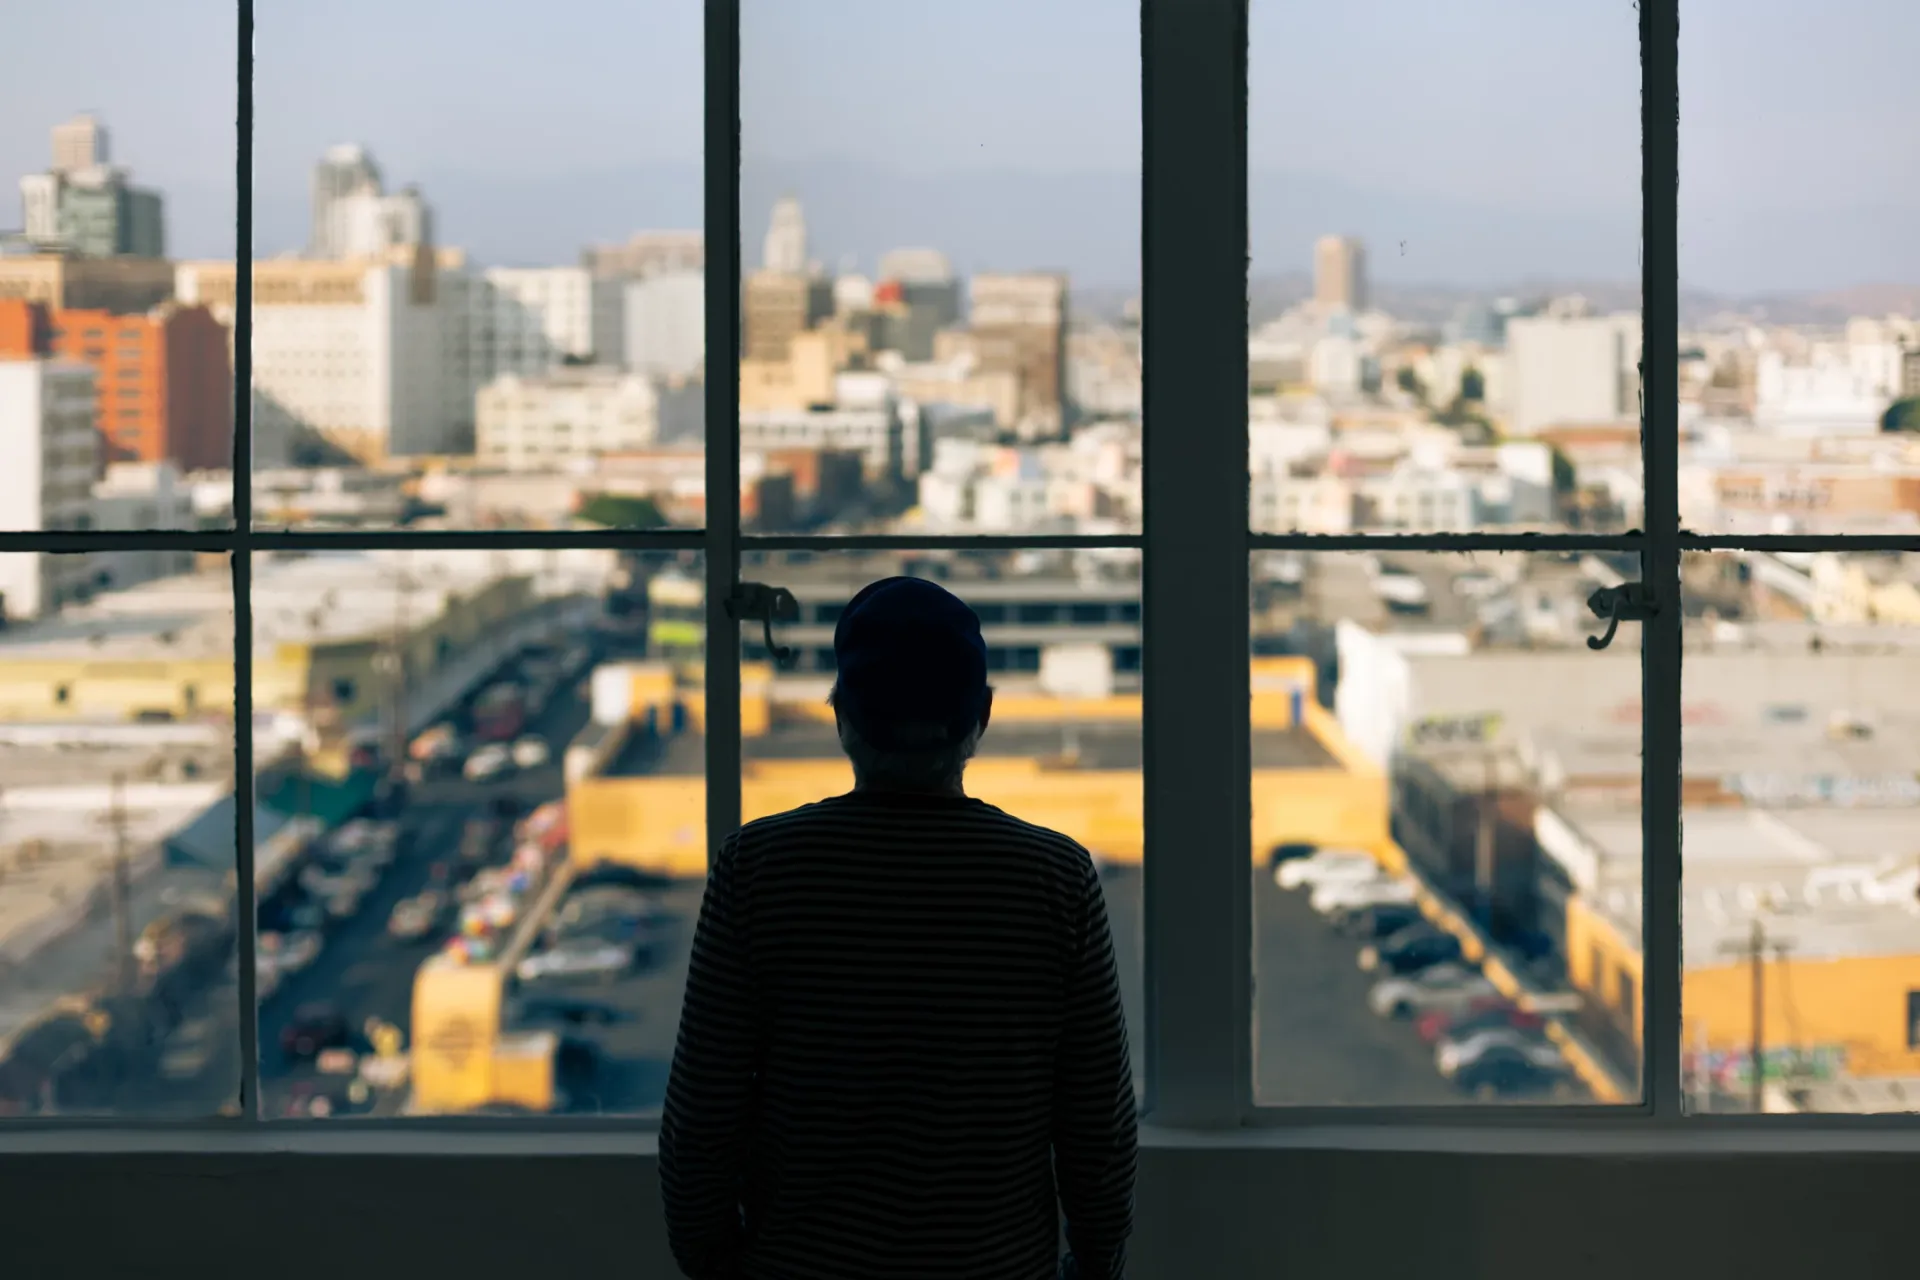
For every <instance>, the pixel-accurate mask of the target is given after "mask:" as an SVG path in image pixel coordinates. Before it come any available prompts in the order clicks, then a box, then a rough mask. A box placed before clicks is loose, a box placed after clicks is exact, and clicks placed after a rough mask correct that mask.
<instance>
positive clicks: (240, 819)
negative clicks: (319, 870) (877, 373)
mask: <svg viewBox="0 0 1920 1280" xmlns="http://www.w3.org/2000/svg"><path fill="white" fill-rule="evenodd" d="M703 2H704V8H705V28H706V47H705V69H706V76H705V89H704V98H705V128H704V138H705V154H704V159H703V168H704V187H703V190H704V196H705V212H704V230H705V241H706V250H705V251H706V271H705V289H706V299H705V301H706V350H707V353H708V361H707V366H708V368H709V370H730V369H731V368H732V367H733V366H734V365H736V364H737V363H738V359H739V355H740V348H741V338H740V312H741V306H740V293H739V289H740V281H741V269H740V243H741V241H740V231H741V228H740V211H739V194H740V120H739V107H740V67H739V52H740V31H739V24H740V0H703ZM1294 2H1299V0H1140V32H1141V44H1140V56H1141V120H1140V127H1141V166H1142V182H1141V199H1142V205H1141V249H1142V259H1141V271H1142V308H1143V313H1142V321H1143V331H1151V332H1152V333H1154V334H1155V339H1154V341H1153V342H1151V343H1148V344H1146V345H1145V347H1144V354H1143V366H1144V368H1143V383H1144V406H1145V411H1144V414H1143V421H1144V426H1143V442H1142V448H1143V456H1144V458H1145V462H1144V466H1143V479H1142V486H1143V492H1144V517H1143V525H1142V529H1141V531H1140V532H1139V533H1137V534H1130V535H1120V536H1113V537H1105V536H1095V537H1078V536H1021V535H1017V534H1015V535H1006V536H962V537H912V536H876V537H847V538H836V537H811V536H790V535H754V534H746V533H743V532H742V531H741V529H740V527H739V491H738V480H739V452H740V451H739V431H738V408H739V386H738V380H737V379H736V378H733V377H731V376H720V377H709V378H707V380H706V388H705V397H706V399H705V406H706V420H707V424H708V425H707V438H706V457H705V479H706V503H707V508H706V523H705V527H704V528H701V529H666V530H656V531H626V530H609V531H602V532H571V531H558V532H556V531H519V532H515V531H480V530H470V531H463V530H452V531H431V532H424V533H421V532H408V531H406V530H404V529H394V530H389V531H373V530H354V531H349V532H328V531H320V530H298V529H276V528H256V527H255V526H254V524H253V486H252V484H251V483H250V478H251V470H252V441H251V428H252V416H253V398H252V396H251V395H250V394H248V389H249V387H250V385H251V381H252V351H251V342H250V340H249V338H250V335H251V332H252V301H253V299H252V288H251V284H252V267H253V260H254V254H253V235H252V189H253V154H252V148H253V122H254V89H253V58H252V48H253V42H254V37H255V28H254V0H235V17H236V23H237V31H238V42H237V43H238V59H237V64H236V79H237V84H236V103H237V113H236V117H237V133H236V144H237V145H236V158H235V173H234V178H235V183H236V190H237V215H236V229H235V231H236V234H235V246H236V247H235V256H236V276H237V279H236V298H235V317H234V328H235V333H236V341H235V343H234V370H233V376H234V386H235V389H236V395H235V398H234V405H235V412H234V441H233V467H234V477H235V479H234V490H233V498H232V510H233V525H232V526H231V527H230V528H228V529H224V530H212V531H207V530H202V531H192V532H187V531H154V530H145V531H142V530H112V531H106V530H94V531H86V532H81V531H71V532H61V531H51V530H49V531H39V532H30V531H21V532H9V533H0V553H7V552H20V553H26V552H41V553H45V552H80V551H111V550H128V549H140V550H178V551H201V552H214V553H226V554H228V555H229V557H230V561H231V581H232V589H233V611H234V634H235V647H234V679H235V690H234V725H235V744H234V755H235V765H236V777H241V778H251V777H252V776H253V744H252V741H251V737H250V733H249V729H250V726H251V723H252V709H253V646H252V644H251V643H250V637H251V633H252V597H251V586H252V577H253V574H252V569H253V565H252V557H253V554H254V553H256V552H261V551H273V550H302V549H304V550H320V549H333V550H355V549H379V548H393V547H412V548H419V549H472V550H488V549H503V548H515V549H524V548H536V549H542V548H550V549H560V548H571V547H595V546H600V547H619V548H623V549H631V550H656V551H678V550H698V551H700V552H702V553H703V554H704V557H705V572H706V587H707V593H706V600H707V603H706V608H707V629H706V634H707V643H708V646H709V649H708V654H707V659H708V660H707V666H706V680H707V687H706V705H707V713H708V726H709V728H708V734H707V739H706V750H707V775H706V779H705V786H706V815H707V827H708V833H709V846H710V848H713V847H717V845H718V839H719V833H724V832H727V831H730V830H732V829H733V828H734V827H735V826H736V825H737V824H738V822H739V817H740V794H741V790H740V772H739V768H738V762H739V749H740V721H739V714H740V670H739V662H738V660H737V658H738V650H737V637H738V635H739V631H740V628H739V626H738V625H737V624H736V623H734V622H733V621H732V620H731V619H730V618H728V616H727V614H726V603H727V597H728V596H729V595H730V594H731V592H732V589H733V587H734V584H735V583H736V581H737V580H738V577H739V571H740V566H741V564H742V562H743V557H744V556H746V555H749V554H752V553H756V552H762V551H776V550H848V551H851V550H888V549H897V550H903V551H904V550H921V549H951V550H1013V549H1023V548H1089V549H1092V548H1120V547H1124V548H1134V549H1138V550H1140V551H1141V552H1142V559H1143V577H1142V583H1141V593H1142V595H1141V603H1140V606H1139V620H1140V625H1141V634H1142V651H1141V662H1142V672H1143V677H1144V680H1143V683H1144V693H1143V725H1142V731H1143V736H1144V743H1143V754H1144V759H1145V764H1144V772H1143V777H1144V782H1143V785H1144V787H1145V796H1144V803H1145V834H1146V850H1147V853H1146V857H1145V859H1144V887H1143V901H1144V917H1145V938H1144V943H1145V954H1146V959H1145V968H1146V973H1145V979H1146V986H1145V994H1146V1019H1145V1025H1144V1026H1140V1027H1135V1028H1133V1029H1132V1030H1133V1034H1134V1035H1135V1037H1136V1038H1137V1039H1139V1040H1140V1041H1142V1042H1143V1043H1144V1046H1145V1056H1146V1061H1147V1082H1148V1083H1147V1096H1146V1100H1145V1107H1144V1111H1143V1116H1144V1118H1145V1120H1146V1121H1147V1123H1148V1133H1149V1135H1150V1137H1149V1141H1150V1142H1152V1141H1160V1142H1168V1141H1172V1140H1174V1139H1170V1138H1169V1137H1168V1136H1167V1135H1170V1134H1171V1135H1175V1137H1176V1138H1178V1139H1180V1140H1184V1139H1185V1138H1191V1137H1194V1136H1196V1134H1198V1135H1200V1136H1204V1134H1206V1133H1209V1132H1210V1133H1212V1134H1213V1135H1214V1137H1215V1140H1221V1139H1224V1138H1226V1136H1227V1135H1228V1134H1234V1133H1237V1134H1238V1135H1239V1137H1238V1141H1239V1142H1240V1143H1241V1144H1243V1145H1265V1146H1329V1145H1331V1146H1379V1145H1383V1143H1389V1142H1390V1143H1391V1145H1394V1146H1398V1147H1414V1148H1422V1147H1427V1146H1432V1147H1434V1148H1436V1149H1454V1150H1459V1149H1475V1150H1478V1149H1488V1150H1507V1149H1513V1150H1535V1149H1540V1150H1551V1149H1554V1148H1555V1147H1559V1146H1562V1145H1563V1144H1564V1142H1565V1141H1566V1138H1567V1136H1568V1134H1569V1133H1571V1134H1573V1135H1575V1136H1576V1137H1584V1138H1585V1139H1587V1140H1588V1141H1589V1145H1592V1146H1594V1147H1595V1148H1596V1149H1615V1148H1637V1149H1679V1146H1680V1143H1681V1142H1682V1141H1685V1142H1686V1144H1687V1149H1690V1150H1699V1149H1703V1148H1705V1147H1707V1146H1710V1145H1713V1144H1723V1143H1726V1142H1735V1143H1738V1142H1744V1141H1746V1139H1747V1138H1750V1137H1752V1136H1754V1131H1755V1128H1756V1126H1761V1127H1764V1133H1766V1134H1777V1133H1792V1132H1801V1133H1804V1132H1806V1131H1807V1130H1809V1129H1815V1130H1820V1131H1839V1132H1848V1131H1851V1132H1854V1133H1856V1134H1858V1133H1859V1131H1861V1130H1869V1131H1885V1130H1888V1129H1894V1130H1904V1131H1905V1133H1906V1135H1907V1136H1908V1137H1911V1135H1913V1134H1915V1133H1920V1115H1871V1116H1838V1115H1827V1116H1726V1115H1712V1116H1691V1117H1685V1118H1684V1123H1682V1121H1683V1110H1682V1103H1683V1094H1682V1080H1681V1073H1680V1063H1681V1053H1680V1047H1681V1046H1680V1031H1681V1023H1680V1013H1681V1006H1680V991H1681V970H1680V956H1681V952H1680V826H1679V812H1680V774H1679V765H1680V746H1681V738H1680V730H1681V725H1680V710H1679V708H1680V679H1681V665H1680V659H1681V645H1680V640H1681V630H1680V619H1681V610H1680V608H1679V599H1680V597H1679V591H1680V579H1679V567H1680V557H1681V554H1682V553H1683V552H1686V551H1704V550H1719V549H1734V548H1751V549H1768V550H1823V549H1848V550H1870V549H1881V550H1920V538H1915V537H1903V536H1869V537H1853V536H1844V535H1841V536H1824V537H1800V536H1794V535H1755V536H1745V535H1741V536H1715V535H1700V534H1695V533H1691V532H1689V531H1686V530H1684V529H1682V528H1681V527H1680V524H1679V518H1678V505H1677V504H1678V494H1677V462H1678V453H1677V419H1678V400H1677V372H1678V315H1677V307H1678V277H1677V225H1678V223H1677V212H1678V121H1679V116H1678V111H1679V95H1678V47H1679V45H1678V41H1679V25H1678V18H1679V15H1678V5H1679V0H1638V3H1637V4H1636V5H1635V6H1634V7H1635V9H1636V10H1637V14H1638V17H1637V22H1638V26H1639V32H1640V38H1641V85H1640V91H1641V101H1642V111H1641V124H1642V154H1643V174H1642V309H1641V316H1642V335H1643V353H1644V354H1643V360H1642V366H1641V373H1642V454H1643V468H1644V472H1643V474H1644V483H1645V489H1646V522H1645V528H1644V529H1641V530H1629V531H1625V532H1622V533H1619V534H1614V535H1599V534H1573V533H1566V534H1541V535H1536V534H1498V533H1467V534H1349V535H1336V536H1329V535H1307V534H1291V533H1255V532H1252V531H1251V525H1250V522H1249V520H1250V514H1251V513H1250V511H1249V505H1248V501H1247V497H1248V494H1249V492H1250V483H1249V476H1248V469H1247V417H1248V406H1247V397H1246V394H1245V391H1246V386H1247V376H1248V352H1247V332H1248V329H1247V300H1248V253H1247V246H1248V243H1249V241H1248V234H1247V233H1248V222H1249V211H1248V207H1247V173H1248V165H1249V156H1248V152H1247V143H1248V136H1247V113H1246V101H1247V83H1248V66H1247V37H1248V11H1249V4H1250V3H1294ZM1623 7H1624V6H1623ZM716 357H717V358H716ZM1194 422H1200V423H1203V424H1208V425H1211V426H1213V427H1214V428H1215V429H1212V430H1200V431H1193V430H1189V429H1188V427H1189V426H1190V424H1192V423H1194ZM1156 429H1157V430H1156ZM1225 491H1233V492H1237V493H1238V494H1239V495H1240V500H1239V501H1238V502H1225V501H1222V500H1221V495H1222V493H1223V492H1225ZM1270 550H1292V551H1314V552H1328V551H1364V550H1398V551H1420V552H1448V551H1453V552H1460V551H1487V552H1496V551H1517V552H1528V551H1547V550H1610V551H1629V552H1632V553H1635V554H1637V555H1639V556H1640V558H1641V567H1642V581H1643V582H1645V583H1647V584H1648V586H1649V588H1650V589H1651V591H1652V592H1653V595H1654V598H1655V601H1656V603H1657V605H1658V611H1657V613H1656V614H1655V616H1654V618H1653V619H1652V620H1651V621H1650V622H1647V623H1645V624H1642V626H1641V637H1640V638H1641V648H1642V655H1643V657H1642V696H1641V715H1642V722H1641V729H1642V739H1643V776H1642V794H1641V812H1642V825H1643V837H1644V838H1643V848H1644V854H1643V857H1644V863H1643V874H1644V903H1645V914H1644V919H1645V924H1644V929H1645V936H1644V939H1643V956H1644V964H1643V972H1644V974H1645V975H1646V977H1645V979H1644V984H1643V988H1642V991H1641V996H1640V999H1639V1001H1638V1008H1637V1009H1636V1010H1635V1015H1636V1016H1637V1018H1638V1019H1639V1022H1640V1026H1641V1030H1642V1044H1643V1047H1644V1052H1645V1055H1646V1056H1645V1063H1644V1069H1643V1079H1644V1081H1645V1085H1644V1091H1643V1096H1642V1098H1641V1099H1640V1101H1639V1102H1638V1103H1636V1104H1626V1105H1620V1106H1610V1107H1592V1106H1587V1107H1517V1106H1492V1107H1481V1106H1470V1105H1462V1106H1458V1107H1406V1106H1391V1105H1382V1106H1359V1107H1332V1106H1291V1105H1288V1106H1278V1105H1262V1104H1259V1103H1258V1102H1257V1101H1256V1100H1255V1098H1254V1095H1253V1088H1252V1080H1253V1055H1254V1052H1255V1049H1254V1040H1253V1020H1254V1014H1253V1002H1252V992H1253V979H1254V975H1253V952H1252V929H1251V905H1252V885H1251V875H1250V874H1249V872H1250V868H1251V867H1252V858H1251V831H1250V825H1251V775H1250V772H1249V769H1248V758H1249V743H1250V738H1251V727H1250V724H1249V721H1248V716H1247V714H1246V707H1247V705H1248V699H1249V697H1250V694H1251V688H1250V677H1249V671H1248V658H1249V657H1250V637H1249V627H1248V603H1249V602H1248V596H1249V587H1248V574H1247V562H1248V557H1249V556H1250V555H1251V554H1253V553H1255V552H1259V551H1270ZM1223 726H1224V727H1225V731H1224V732H1223V731H1222V727H1223ZM253 836H254V832H253V809H252V806H251V805H247V804H239V805H236V806H235V839H236V871H237V888H236V910H237V911H238V913H239V918H240V919H241V920H243V921H251V920H252V919H253V918H254V915H255V914H256V908H257V903H256V900H255V890H254V884H253V856H254V855H253ZM1171 850H1177V851H1178V860H1177V861H1174V860H1173V859H1172V857H1170V856H1169V853H1168V851H1171ZM1223 920H1224V921H1226V922H1227V927H1224V928H1222V927H1220V925H1221V922H1222V921H1223ZM237 932H238V937H239V942H238V948H237V949H238V952H239V957H238V960H239V964H238V968H239V991H238V995H239V999H240V1001H241V1003H242V1007H241V1010H240V1027H241V1041H242V1055H243V1063H244V1068H243V1069H244V1078H243V1081H242V1093H241V1100H242V1108H241V1110H242V1114H241V1115H240V1116H238V1117H208V1118H204V1119H193V1120H172V1119H162V1118H143V1117H138V1116H114V1117H100V1118H91V1117H88V1118H66V1117H60V1118H20V1119H10V1120H7V1121H5V1122H4V1123H0V1151H7V1150H37V1151H81V1150H91V1151H103V1152H111V1151H132V1150H164V1149H179V1148H180V1147H181V1146H183V1145H185V1146H189V1147H191V1148H192V1149H200V1150H204V1149H208V1148H210V1147H218V1146H227V1147H229V1148H236V1147H237V1148H241V1149H267V1148H271V1149H276V1150H284V1149H290V1148H293V1149H311V1150H316V1151H319V1150H380V1151H391V1152H392V1153H394V1154H401V1153H405V1152H407V1151H410V1150H417V1149H418V1143H419V1141H420V1137H419V1135H420V1134H421V1133H422V1132H423V1131H425V1132H444V1133H464V1134H484V1135H490V1137H489V1138H488V1141H489V1142H491V1143H492V1144H493V1145H495V1146H500V1145H504V1148H505V1149H509V1150H514V1151H517V1152H525V1153H535V1152H541V1153H551V1152H554V1151H556V1150H569V1151H577V1150H591V1149H605V1150H609V1151H617V1152H622V1153H628V1154H631V1153H633V1152H635V1151H636V1150H638V1151H644V1150H645V1149H646V1147H647V1144H648V1139H647V1138H646V1137H645V1134H646V1133H647V1132H648V1131H650V1130H651V1129H652V1128H653V1127H654V1125H655V1123H656V1117H654V1116H649V1115H647V1114H644V1113H642V1114H637V1115H625V1116H608V1117H582V1118H578V1119H575V1118H571V1117H544V1118H534V1119H526V1120H521V1119H500V1118H485V1117H471V1118H469V1117H457V1116H448V1117H412V1118H379V1119H371V1118H363V1117H355V1118H342V1119H331V1120H328V1121H326V1122H325V1123H324V1124H318V1125H316V1124H313V1123H311V1122H305V1121H298V1120H287V1119H281V1118H275V1117H269V1116H265V1115H263V1114H262V1113H261V1107H260V1076H259V1048H260V1046H259V1017H258V1015H259V1009H258V1000H257V992H256V985H255V967H254V958H255V937H254V930H253V929H251V928H243V929H240V930H238V931H237ZM1262 1130H1268V1131H1273V1130H1279V1131H1280V1132H1265V1133H1262V1132H1260V1131H1262ZM1729 1130H1730V1131H1733V1132H1732V1133H1728V1132H1726V1131H1729ZM1743 1131H1744V1136H1743ZM1383 1133H1391V1134H1392V1135H1393V1136H1392V1137H1391V1138H1387V1139H1383V1138H1382V1137H1381V1135H1382V1134H1383ZM1155 1134H1157V1135H1160V1136H1159V1137H1158V1138H1154V1137H1152V1136H1151V1135H1155ZM1889 1136H1891V1137H1895V1138H1900V1135H1899V1134H1893V1135H1888V1134H1885V1133H1873V1134H1869V1135H1868V1140H1869V1142H1870V1143H1873V1142H1879V1141H1884V1140H1885V1139H1886V1138H1887V1137H1889ZM1900 1140H1903V1141H1904V1140H1905V1139H1900ZM556 1142H558V1144H559V1145H557V1146H556Z"/></svg>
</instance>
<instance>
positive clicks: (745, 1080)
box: [660, 836, 759, 1280]
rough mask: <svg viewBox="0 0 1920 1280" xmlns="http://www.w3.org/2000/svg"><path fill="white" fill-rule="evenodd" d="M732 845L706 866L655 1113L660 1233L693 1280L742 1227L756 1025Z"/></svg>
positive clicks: (712, 1266) (722, 1268)
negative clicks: (669, 1065)
mask: <svg viewBox="0 0 1920 1280" xmlns="http://www.w3.org/2000/svg"><path fill="white" fill-rule="evenodd" d="M737 855H738V844H737V837H734V836H729V837H728V838H727V839H726V841H725V842H724V843H723V844H722V845H721V847H720V853H719V856H718V857H716V858H715V859H714V863H713V867H712V869H711V871H709V873H708V875H707V888H706V894H705V896H704V897H703V899H702V900H701V904H700V922H699V925H698V926H697V928H696V929H695V932H694V938H693V956H692V961H691V964H690V965H689V968H688V972H687V991H686V1000H685V1004H684V1005H683V1007H682V1009H681V1013H680V1034H679V1039H678V1041H677V1042H676V1044H675V1046H674V1051H673V1069H672V1072H671V1073H670V1075H669V1076H668V1079H667V1097H666V1106H665V1109H664V1112H663V1114H662V1116H661V1120H660V1192H661V1196H662V1198H663V1199H664V1201H665V1204H666V1216H667V1241H668V1243H669V1245H670V1246H671V1247H672V1249H673V1256H674V1259H675V1260H676V1261H677V1262H678V1263H679V1264H680V1269H681V1271H682V1272H684V1273H685V1274H686V1275H688V1276H690V1277H693V1280H709V1278H710V1277H720V1276H726V1275H729V1274H730V1273H731V1270H732V1267H733V1264H734V1259H735V1256H736V1254H737V1253H738V1251H739V1248H740V1243H741V1237H742V1234H743V1228H742V1222H741V1216H740V1214H741V1210H740V1183H741V1177H742V1174H743V1171H744V1169H745V1163H746V1143H747V1138H748V1136H749V1132H748V1128H749V1118H750V1115H751V1112H752V1107H753V1100H754V1090H755V1071H756V1066H757V1059H758V1051H759V1030H758V1027H757V1025H756V1018H755V1013H754V992H753V981H752V973H751V969H750V967H749V965H748V962H747V953H746V940H745V937H744V933H743V930H742V928H741V921H740V918H739V914H738V900H737V898H736V896H735V891H736V882H735V864H736V862H737Z"/></svg>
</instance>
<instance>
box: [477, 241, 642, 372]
mask: <svg viewBox="0 0 1920 1280" xmlns="http://www.w3.org/2000/svg"><path fill="white" fill-rule="evenodd" d="M477 283H478V288H477V289H476V291H475V297H476V301H477V302H478V304H479V307H478V312H477V318H478V321H479V328H478V329H477V330H476V336H477V338H478V340H479V341H480V342H481V343H482V344H484V345H489V346H490V347H491V351H490V352H489V353H488V355H489V358H488V359H487V360H486V361H485V362H484V363H485V367H486V369H487V371H488V372H489V373H490V374H508V373H512V374H520V375H524V376H528V377H537V376H539V375H541V374H544V373H546V372H547V371H548V370H550V369H552V368H553V367H554V366H555V365H557V364H559V363H561V362H562V361H566V360H571V361H575V362H585V361H588V360H592V359H595V358H596V357H597V358H601V359H605V360H608V361H617V360H618V359H619V358H620V353H619V351H618V350H617V349H613V348H607V349H604V350H603V349H602V348H601V346H600V343H599V340H598V336H597V335H596V333H595V327H596V308H595V301H596V298H595V281H594V279H593V276H592V275H591V274H590V273H589V272H588V271H587V269H586V268H585V267H490V268H488V269H487V271H486V272H485V273H484V274H483V275H482V276H481V278H480V280H479V281H478V282H477ZM601 323H604V320H602V321H601ZM611 336H612V335H609V338H611Z"/></svg>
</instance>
